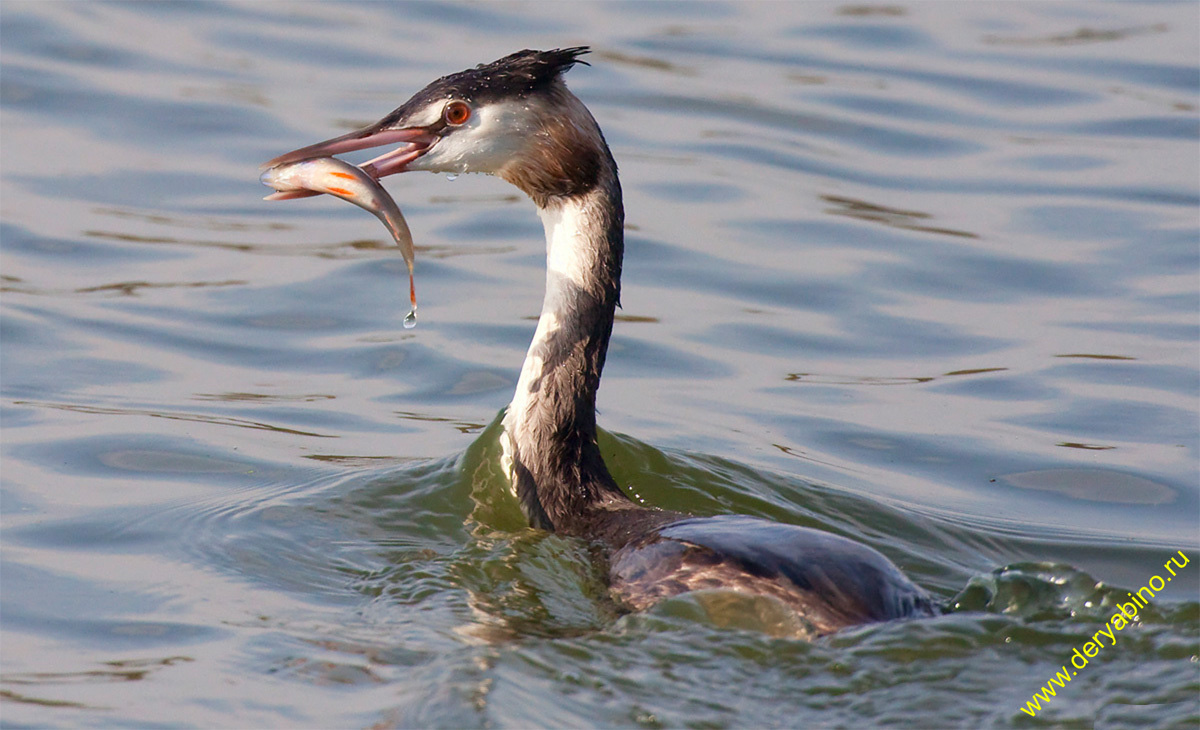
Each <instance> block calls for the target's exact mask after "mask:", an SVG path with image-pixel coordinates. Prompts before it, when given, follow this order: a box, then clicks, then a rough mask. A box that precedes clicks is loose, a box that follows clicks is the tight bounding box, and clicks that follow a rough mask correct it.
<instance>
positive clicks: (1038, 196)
mask: <svg viewBox="0 0 1200 730" xmlns="http://www.w3.org/2000/svg"><path fill="white" fill-rule="evenodd" d="M0 21H2V22H0V33H2V37H0V41H2V51H0V59H2V62H3V66H2V78H0V81H2V84H3V90H2V93H3V96H2V100H3V109H2V111H3V118H2V137H0V145H2V153H3V154H2V157H3V180H2V188H0V190H2V193H0V194H2V200H0V223H2V228H0V244H2V254H3V260H2V266H3V272H2V276H3V281H2V283H3V297H2V299H0V304H2V307H0V314H2V323H3V339H2V349H0V353H2V367H3V369H2V372H0V377H2V383H0V386H2V389H3V410H2V412H0V415H2V418H3V454H2V455H3V462H2V469H3V491H2V492H0V496H2V501H0V509H2V513H3V521H2V525H0V527H2V530H3V532H2V543H3V564H2V567H0V581H2V586H0V587H2V592H0V600H2V603H0V628H2V631H3V636H2V642H0V660H2V668H0V684H2V687H0V691H2V695H0V697H2V699H3V703H2V704H0V713H2V723H3V725H4V726H6V727H14V728H16V727H39V728H41V727H64V728H65V727H105V728H139V727H156V728H158V727H197V728H200V727H203V728H215V727H229V728H245V727H371V728H384V727H446V728H459V727H463V728H466V727H479V728H485V727H497V728H517V727H534V726H543V727H583V726H598V727H691V728H722V727H729V728H735V727H768V726H789V727H854V728H859V727H874V726H881V725H896V726H908V727H971V728H974V727H1008V726H1013V727H1029V726H1046V727H1092V726H1096V727H1106V728H1115V727H1195V726H1196V724H1197V723H1200V702H1198V697H1200V663H1198V661H1200V596H1198V594H1200V486H1198V469H1197V465H1198V459H1197V456H1198V450H1200V407H1198V400H1200V374H1198V373H1200V370H1198V366H1200V346H1198V342H1200V245H1198V243H1200V240H1198V230H1200V213H1198V211H1200V143H1198V137H1200V133H1198V129H1200V126H1198V118H1200V111H1198V107H1200V70H1198V69H1200V31H1198V28H1200V11H1198V6H1197V5H1196V4H1195V3H1188V2H1179V3H1126V4H1104V3H1093V2H1076V3H1049V2H1039V3H1028V4H1020V3H1010V2H1005V3H953V4H951V3H940V4H935V3H895V4H872V5H853V4H852V5H839V4H817V3H813V4H808V3H805V4H798V3H797V4H793V3H780V2H772V3H763V4H753V3H741V2H728V3H718V4H708V3H688V4H684V3H669V4H655V3H641V2H627V3H618V2H606V3H595V4H584V3H561V4H559V3H554V4H551V3H511V4H493V3H422V4H406V3H395V4H392V3H387V4H385V3H367V4H336V5H335V4H317V3H283V2H274V3H241V4H238V3H185V2H170V3H129V4H124V3H92V2H88V3H84V2H58V3H45V2H18V1H17V0H6V1H5V2H4V4H3V6H2V8H0ZM577 44H590V45H592V46H593V48H594V52H593V53H592V55H591V56H589V57H588V60H589V61H590V63H591V64H592V65H591V66H590V67H587V66H580V67H577V68H575V69H574V70H572V71H571V72H570V73H569V75H568V81H569V83H570V85H571V87H572V89H573V90H574V91H575V92H576V93H577V94H578V95H579V96H580V97H581V98H582V99H583V100H584V101H585V102H586V103H587V104H588V105H589V106H590V108H591V109H592V110H593V112H594V114H595V116H596V117H597V119H598V120H599V122H600V124H601V126H602V127H603V129H604V131H605V134H606V135H607V138H608V141H609V143H610V144H611V146H612V148H613V150H614V154H615V156H616V158H617V160H618V161H619V163H620V165H621V173H622V180H623V183H624V187H625V196H626V206H627V223H628V231H627V254H626V259H625V272H626V273H625V278H624V291H623V305H624V306H623V309H622V310H621V312H620V313H619V319H618V322H617V325H616V328H615V334H614V338H613V343H612V349H611V351H610V354H609V366H608V368H607V370H606V373H605V379H604V384H603V386H602V388H601V391H600V423H601V426H602V427H603V429H604V431H605V432H604V435H603V439H602V447H603V450H604V453H605V456H606V459H607V460H608V462H609V464H610V466H611V467H612V469H613V471H614V473H615V474H616V475H617V476H618V479H619V481H621V483H622V484H627V485H629V487H630V489H631V490H632V491H636V493H637V494H639V495H640V496H641V497H642V498H644V499H645V500H646V501H647V502H648V503H651V504H655V505H659V506H662V507H669V508H672V509H678V510H687V511H691V512H694V513H697V514H720V513H742V514H751V515H757V516H762V517H767V518H770V519H774V520H779V521H784V522H790V523H796V524H802V525H810V526H818V527H822V528H825V529H828V530H832V531H834V532H837V533H840V534H844V535H848V536H851V537H853V538H855V539H858V540H860V541H863V542H865V543H867V544H870V545H872V546H874V547H876V548H878V549H879V550H881V551H882V552H884V553H885V554H887V555H888V556H889V557H890V558H891V559H892V560H893V561H895V562H896V563H898V564H899V565H901V566H903V568H904V569H905V570H906V571H907V572H908V573H909V574H910V575H911V576H912V577H913V579H914V580H915V581H916V582H918V583H920V584H921V585H923V586H925V587H927V588H928V589H929V590H930V591H931V592H933V593H934V594H936V596H937V597H938V598H939V600H942V601H945V602H946V603H947V604H948V605H951V606H954V607H956V608H957V610H956V611H955V612H953V613H951V614H949V615H947V616H945V617H942V618H939V619H936V620H928V621H917V622H905V623H894V624H888V625H876V626H871V627H866V628H863V629H859V630H855V631H849V632H845V633H843V634H840V635H837V636H834V637H830V638H828V639H824V640H820V641H816V642H812V643H807V642H801V641H796V640H793V639H788V638H777V637H774V636H772V635H770V633H769V632H763V631H759V630H755V629H754V628H753V627H749V628H747V627H744V626H743V627H741V628H739V627H738V626H724V625H722V621H719V620H716V619H714V618H713V617H710V616H708V615H707V614H705V612H704V610H703V605H702V604H701V603H699V602H697V601H696V600H695V599H692V598H683V599H677V600H673V601H670V602H668V603H667V604H664V605H662V606H659V607H658V608H656V609H655V610H652V611H650V612H648V613H645V614H636V615H620V614H618V613H617V612H616V611H614V609H613V608H612V606H611V605H610V604H609V602H608V601H607V600H606V599H605V588H604V585H603V583H602V581H601V579H600V576H599V575H598V574H597V571H596V569H595V567H594V566H593V564H592V562H591V559H590V557H589V552H588V548H587V546H586V545H585V544H582V543H580V542H577V541H574V540H568V539H562V538H558V537H554V536H550V535H547V534H544V533H540V532H537V531H533V530H530V529H528V528H526V527H524V523H523V520H522V517H521V514H520V512H519V511H518V509H517V507H516V505H515V503H514V501H513V499H512V498H511V497H510V496H508V495H507V493H506V492H505V489H504V482H503V477H502V475H501V472H500V468H499V464H498V454H499V452H498V447H497V433H498V429H497V417H498V415H499V414H500V413H501V411H502V409H503V408H504V406H505V405H506V404H507V403H508V399H509V397H510V396H511V393H512V390H513V387H514V384H515V382H516V377H517V373H518V370H519V367H520V363H521V360H522V358H523V357H524V352H525V348H526V346H527V344H528V341H529V338H530V336H531V335H532V332H533V328H534V318H535V317H536V315H537V312H538V311H539V308H540V304H541V296H542V284H543V276H544V260H543V257H544V243H543V238H542V230H541V225H540V223H539V221H538V219H537V217H536V215H535V214H534V209H533V206H532V204H531V203H530V202H529V201H528V200H526V199H524V197H523V196H521V195H520V194H519V193H518V192H517V191H516V190H514V189H513V188H510V187H508V186H507V185H505V184H504V183H503V182H501V181H498V180H495V179H491V178H479V177H472V176H464V177H462V178H460V179H458V180H456V181H453V182H451V181H448V180H447V179H445V178H444V177H441V176H432V175H417V174H411V175H400V176H397V177H393V178H389V179H388V187H389V190H390V191H391V192H392V194H393V195H394V196H395V197H396V199H397V201H398V202H399V203H400V205H401V206H402V207H403V208H404V210H405V212H406V214H407V216H408V220H409V223H410V225H411V226H412V229H413V233H414V236H415V238H416V241H417V247H418V248H417V291H418V295H419V297H420V302H421V309H420V322H419V325H418V326H417V327H416V328H415V329H412V330H406V329H404V328H403V327H402V326H401V322H402V320H403V317H404V315H405V313H406V312H407V311H408V308H407V277H406V276H405V275H404V274H405V269H404V265H403V262H402V260H401V258H400V256H399V254H398V252H397V250H396V249H395V247H394V245H392V244H391V243H390V240H389V239H388V237H387V234H386V232H385V231H384V229H383V227H382V226H380V225H379V223H378V221H376V220H375V219H373V218H372V217H371V216H369V215H367V214H366V213H364V212H363V211H362V210H360V209H358V208H355V207H353V206H350V205H347V204H346V203H344V202H342V201H338V200H334V199H332V198H327V197H326V198H321V199H308V200H300V201H291V202H286V203H265V202H262V201H261V200H260V198H261V197H262V196H263V195H264V194H265V193H266V192H267V191H266V190H265V189H264V188H262V186H261V185H259V183H258V165H259V163H260V162H262V161H264V160H266V159H268V158H270V157H273V156H275V155H277V154H279V153H281V152H284V151H287V150H290V149H293V148H296V147H300V146H303V145H306V144H309V143H312V142H315V141H318V140H322V139H326V138H328V137H332V136H334V135H336V134H340V133H342V132H344V131H346V130H348V129H352V128H355V127H357V126H360V125H362V124H365V123H368V122H371V121H374V120H375V119H377V118H379V117H381V116H382V115H383V114H385V113H386V112H388V111H390V110H391V109H392V108H394V107H395V106H398V105H399V104H400V103H401V102H403V101H404V100H405V99H407V98H408V96H409V95H410V94H411V93H413V92H415V91H416V90H418V89H419V88H421V87H422V86H423V85H424V84H425V83H427V82H428V81H430V80H432V79H433V78H436V77H438V76H441V75H443V74H446V73H450V72H454V71H458V70H461V69H463V68H466V67H468V66H472V65H475V64H477V63H482V62H487V61H491V60H493V59H495V58H498V57H500V56H502V55H505V54H507V53H510V52H512V51H515V50H518V49H521V48H526V47H532V48H551V47H557V46H568V45H577ZM351 158H352V159H354V160H355V161H361V160H362V159H366V156H365V155H364V156H362V157H355V156H351ZM1177 551H1182V555H1180V553H1179V552H1177ZM1172 555H1175V556H1176V557H1177V559H1178V560H1183V559H1184V558H1186V559H1187V562H1188V564H1187V565H1186V567H1183V568H1181V569H1180V570H1179V571H1178V575H1177V576H1176V577H1174V578H1173V580H1172V582H1170V583H1165V581H1164V584H1163V587H1162V589H1161V590H1159V591H1158V593H1157V595H1156V596H1155V597H1154V600H1153V601H1152V602H1151V603H1150V605H1149V606H1148V607H1146V608H1144V609H1142V610H1141V611H1140V613H1139V616H1138V619H1137V621H1136V622H1134V624H1133V625H1131V626H1129V627H1127V628H1125V629H1124V630H1122V631H1121V632H1120V633H1118V634H1116V635H1115V636H1116V638H1115V645H1112V646H1107V645H1105V646H1104V647H1103V648H1102V649H1101V650H1100V651H1099V654H1098V655H1097V656H1094V657H1093V658H1091V660H1090V662H1089V663H1088V664H1087V665H1086V667H1084V668H1080V669H1078V671H1077V673H1076V675H1075V677H1074V679H1073V681H1072V682H1070V683H1069V684H1067V685H1066V686H1065V687H1064V688H1062V689H1059V691H1058V693H1057V696H1055V697H1053V699H1051V700H1048V701H1047V703H1046V704H1045V706H1044V707H1043V708H1042V710H1041V711H1040V712H1038V713H1037V716H1036V718H1035V717H1031V716H1030V715H1029V714H1027V713H1026V712H1024V711H1022V709H1021V708H1023V707H1026V704H1025V703H1026V702H1027V701H1029V700H1030V699H1031V694H1032V693H1033V692H1034V691H1036V690H1038V689H1039V688H1040V687H1041V686H1042V685H1043V684H1045V683H1046V682H1047V680H1049V679H1050V678H1051V677H1053V676H1054V675H1055V673H1056V672H1057V671H1059V670H1060V669H1061V668H1062V667H1064V666H1066V667H1067V669H1070V668H1071V667H1070V661H1071V658H1072V656H1073V650H1074V649H1075V648H1078V647H1083V646H1084V644H1085V642H1087V641H1089V640H1090V639H1091V638H1093V637H1094V635H1095V633H1096V632H1097V631H1098V630H1099V629H1100V628H1102V627H1105V626H1106V625H1107V622H1108V621H1109V619H1110V617H1111V616H1112V614H1113V613H1114V612H1115V611H1116V610H1117V608H1116V607H1117V605H1118V604H1119V603H1121V602H1122V601H1127V600H1129V599H1128V595H1129V592H1131V591H1134V592H1136V591H1137V590H1138V589H1139V588H1141V587H1143V586H1147V584H1148V581H1150V580H1151V579H1152V578H1153V577H1154V576H1162V577H1164V578H1165V577H1167V573H1166V572H1165V571H1164V568H1163V565H1164V563H1165V562H1166V561H1167V560H1168V559H1169V558H1170V557H1171V556H1172ZM1160 580H1162V578H1160ZM734 623H735V624H737V623H739V622H738V621H734ZM1105 642H1107V640H1105Z"/></svg>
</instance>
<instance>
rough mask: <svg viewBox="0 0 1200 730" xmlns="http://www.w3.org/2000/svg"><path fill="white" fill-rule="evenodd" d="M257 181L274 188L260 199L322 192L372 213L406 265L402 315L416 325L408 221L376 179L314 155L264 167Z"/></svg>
mask: <svg viewBox="0 0 1200 730" xmlns="http://www.w3.org/2000/svg"><path fill="white" fill-rule="evenodd" d="M259 180H260V181H261V182H262V184H263V185H266V186H267V187H269V188H274V189H275V192H273V193H271V194H270V195H268V196H266V197H265V198H263V200H291V199H294V198H306V197H309V196H311V195H318V194H321V193H325V194H327V195H332V196H334V197H337V198H341V199H342V200H346V201H349V202H351V203H354V204H355V205H357V206H358V207H360V208H362V209H363V210H366V211H370V212H371V213H373V214H375V217H376V218H378V219H379V220H380V221H382V222H383V225H384V226H385V227H386V228H387V229H388V232H389V233H391V234H392V238H393V239H395V241H396V245H397V246H399V247H400V253H401V254H402V255H403V256H404V263H406V264H408V299H409V303H410V304H412V309H411V310H410V311H409V313H408V316H406V317H405V318H404V326H405V327H409V328H411V327H414V326H416V323H417V288H416V283H415V281H414V276H413V262H414V258H415V257H414V254H413V238H412V231H410V230H409V229H408V221H406V220H404V214H403V213H401V212H400V206H398V205H396V201H395V200H393V199H392V196H391V195H389V194H388V191H387V190H384V188H383V186H382V185H380V184H379V181H377V180H376V179H375V178H373V177H371V176H370V175H368V174H367V173H366V172H365V171H364V170H363V169H362V168H360V167H357V166H355V165H351V164H350V163H349V162H344V161H342V160H339V159H337V158H336V157H316V158H312V159H308V160H300V161H299V162H288V163H284V164H282V165H276V166H275V167H272V168H269V169H267V170H265V171H264V172H263V173H262V176H261V177H259Z"/></svg>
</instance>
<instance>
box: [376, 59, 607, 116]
mask: <svg viewBox="0 0 1200 730" xmlns="http://www.w3.org/2000/svg"><path fill="white" fill-rule="evenodd" d="M590 50H591V49H589V48H588V47H587V46H576V47H574V48H556V49H554V50H552V51H531V50H528V49H526V50H524V51H517V52H516V53H513V54H511V55H508V56H505V57H504V58H501V59H499V60H497V61H492V62H491V63H485V64H481V65H479V66H476V67H475V68H470V69H467V70H466V71H459V72H458V73H455V74H450V75H449V76H443V77H442V78H440V79H438V80H437V81H434V82H433V83H431V84H429V85H428V86H426V87H425V88H424V89H421V90H420V91H419V92H417V93H416V94H415V95H413V97H412V98H411V99H409V100H408V101H406V102H404V104H403V105H402V106H401V107H399V108H398V109H396V110H395V111H393V112H392V113H391V114H389V115H388V117H387V119H386V120H385V121H397V122H398V121H400V120H402V119H403V118H404V117H406V116H407V115H408V114H409V113H411V112H414V111H416V110H417V109H420V108H422V107H424V106H426V105H427V104H429V103H431V102H434V101H437V100H439V99H463V100H465V101H469V102H472V103H480V102H487V101H495V100H496V99H509V98H512V99H520V98H523V97H526V96H528V95H530V94H532V93H534V92H536V91H539V90H541V89H544V88H546V87H547V86H549V85H550V84H552V83H554V82H555V81H556V80H557V79H558V78H559V77H560V76H561V75H562V74H564V73H566V72H567V70H569V69H570V68H571V67H572V66H574V65H575V64H577V63H582V64H587V62H586V61H581V60H579V57H580V56H582V55H583V54H585V53H588V52H589V51H590Z"/></svg>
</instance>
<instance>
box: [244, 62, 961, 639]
mask: <svg viewBox="0 0 1200 730" xmlns="http://www.w3.org/2000/svg"><path fill="white" fill-rule="evenodd" d="M588 50H589V49H588V48H587V47H576V48H563V49H557V50H552V51H531V50H525V51H520V52H518V53H514V54H512V55H510V56H506V57H504V58H501V59H500V60H498V61H495V62H493V63H489V64H485V65H481V66H478V67H476V68H474V69H468V70H466V71H462V72H460V73H456V74H451V75H449V76H445V77H443V78H440V79H438V80H436V81H434V82H433V83H431V84H429V85H428V86H426V87H425V88H424V89H422V90H421V91H419V92H418V93H417V94H416V95H415V96H413V97H412V98H411V99H409V100H408V101H407V102H405V103H404V104H403V105H402V106H400V107H399V108H397V109H396V110H395V111H393V112H392V113H390V114H388V115H387V116H386V117H384V118H383V119H381V120H380V121H378V122H376V123H375V124H372V125H370V126H368V127H365V128H363V129H360V130H358V131H356V132H351V133H349V134H346V135H342V136H340V137H336V138H334V139H331V140H327V141H325V142H320V143H318V144H314V145H311V146H309V147H304V148H303V149H299V150H295V151H293V152H289V153H287V154H284V155H281V156H279V157H277V158H275V159H274V160H271V161H270V162H268V163H267V166H274V165H281V164H284V163H290V162H295V161H298V160H304V159H309V158H315V157H325V156H330V155H334V154H339V153H343V152H350V151H353V150H360V149H366V148H369V147H377V146H380V145H389V144H397V143H400V144H402V145H403V146H401V147H399V148H397V149H396V150H393V151H391V152H388V153H386V154H383V155H381V156H379V157H376V158H375V159H373V160H371V161H370V162H367V163H365V164H364V165H362V169H363V170H365V171H366V172H367V173H368V174H370V175H372V176H373V177H375V178H380V177H384V176H386V175H392V174H395V173H400V172H409V171H416V170H424V171H427V172H441V173H455V174H457V173H466V172H480V173H487V174H491V175H496V176H499V177H500V178H502V179H504V180H507V181H508V182H510V183H512V184H513V185H515V186H516V187H518V188H520V189H521V190H522V191H524V192H525V193H526V194H527V195H528V196H529V197H530V198H531V199H532V200H533V202H534V203H535V204H536V205H537V209H538V214H539V216H540V217H541V219H542V223H543V225H544V227H545V231H546V294H545V299H544V301H543V304H542V312H541V316H540V318H539V319H538V324H537V329H536V331H535V333H534V336H533V342H532V344H531V345H530V346H529V352H528V354H527V355H526V357H525V362H524V365H523V366H522V367H521V374H520V376H519V378H518V380H517V389H516V393H515V394H514V395H513V399H512V403H511V404H510V405H509V406H508V409H507V412H506V413H505V415H504V418H503V433H502V436H501V440H502V443H503V447H504V452H505V461H506V467H507V468H508V471H509V476H510V478H511V480H512V487H513V490H514V492H515V493H516V495H517V497H518V499H519V501H520V504H521V508H522V510H523V511H524V513H525V515H526V517H527V518H528V519H529V522H530V524H531V525H532V526H534V527H536V528H541V529H543V530H549V531H552V532H557V533H560V534H563V535H570V536H575V537H579V538H584V539H587V540H591V541H593V542H595V543H597V544H598V545H600V546H602V547H603V548H604V551H603V552H604V555H605V556H606V559H607V563H608V577H609V584H610V588H611V592H612V594H613V596H614V597H615V598H616V599H617V600H618V601H619V602H620V603H622V604H624V605H625V606H627V607H630V608H632V609H635V610H641V609H645V608H647V607H649V606H651V605H653V604H654V603H656V602H658V601H660V600H662V599H664V598H668V597H671V596H675V595H679V594H682V593H687V592H690V591H700V590H706V589H722V590H733V591H737V592H741V593H748V594H752V595H763V596H770V597H773V598H775V599H778V600H779V601H782V603H783V604H784V605H785V606H787V607H789V608H790V609H792V610H793V611H794V612H795V614H796V615H797V617H798V618H799V621H800V623H801V625H803V626H804V627H805V630H806V632H807V633H810V634H815V635H823V634H828V633H831V632H834V631H837V630H839V629H842V628H845V627H849V626H855V625H859V624H864V623H870V622H875V621H884V620H889V619H896V618H904V617H915V616H930V615H934V614H936V613H938V608H937V607H936V606H935V604H934V602H933V601H932V600H931V599H930V597H929V595H928V594H926V593H925V591H923V590H922V589H920V588H919V587H917V586H916V585H914V584H913V583H912V582H911V581H910V580H909V579H908V578H907V577H906V576H905V575H904V573H902V572H901V571H900V570H899V569H898V568H897V567H896V566H895V565H893V564H892V563H891V562H890V561H889V560H888V559H887V558H885V557H884V556H883V555H881V554H880V553H879V552H877V551H875V550H873V549H871V548H869V547H867V546H865V545H862V544H859V543H857V542H854V541H853V540H849V539H847V538H844V537H840V536H837V535H834V534H832V533H827V532H822V531H820V530H814V529H808V528H803V527H798V526H795V525H786V524H780V523H775V522H770V521H767V520H762V519H757V518H753V517H746V516H736V515H725V516H715V517H694V516H691V515H687V514H684V513H680V512H671V511H667V510H660V509H654V508H650V507H645V506H643V505H641V504H638V503H637V502H634V501H633V500H631V499H630V498H629V497H627V496H626V495H625V494H624V493H623V492H622V491H621V489H620V488H619V487H618V485H617V483H616V481H615V480H614V479H613V477H612V475H610V474H609V471H608V468H607V467H606V466H605V465H604V459H603V458H602V457H601V454H600V449H599V447H598V446H597V444H596V389H597V388H598V387H599V385H600V372H601V370H602V368H603V367H604V359H605V354H606V352H607V350H608V342H609V337H610V335H611V333H612V326H613V318H614V314H615V311H616V307H617V305H618V299H619V295H620V287H621V259H622V254H623V251H624V231H623V227H624V218H625V213H624V208H623V207H622V201H621V184H620V182H619V181H618V179H617V163H616V161H615V160H614V159H613V156H612V152H611V151H610V150H609V148H608V144H607V143H606V142H605V140H604V135H603V134H602V133H601V131H600V127H599V126H598V125H597V123H596V120H595V119H594V118H593V117H592V115H591V113H590V112H589V111H588V109H587V107H585V106H584V105H583V102H581V101H580V100H579V99H578V98H577V97H576V96H575V95H574V94H572V93H571V92H570V91H568V90H567V86H566V83H565V82H564V81H563V79H562V76H563V74H564V73H565V72H566V71H567V70H568V69H570V68H571V67H572V66H574V65H575V64H576V63H584V62H583V61H581V60H580V58H579V57H580V56H581V55H583V54H585V53H587V52H588Z"/></svg>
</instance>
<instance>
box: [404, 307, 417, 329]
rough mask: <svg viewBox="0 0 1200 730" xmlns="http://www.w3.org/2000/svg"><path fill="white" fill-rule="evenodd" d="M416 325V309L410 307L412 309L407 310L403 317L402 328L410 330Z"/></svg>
mask: <svg viewBox="0 0 1200 730" xmlns="http://www.w3.org/2000/svg"><path fill="white" fill-rule="evenodd" d="M416 326H417V310H415V309H412V310H409V312H408V314H407V315H405V317H404V329H406V330H410V329H412V328H413V327H416Z"/></svg>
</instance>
